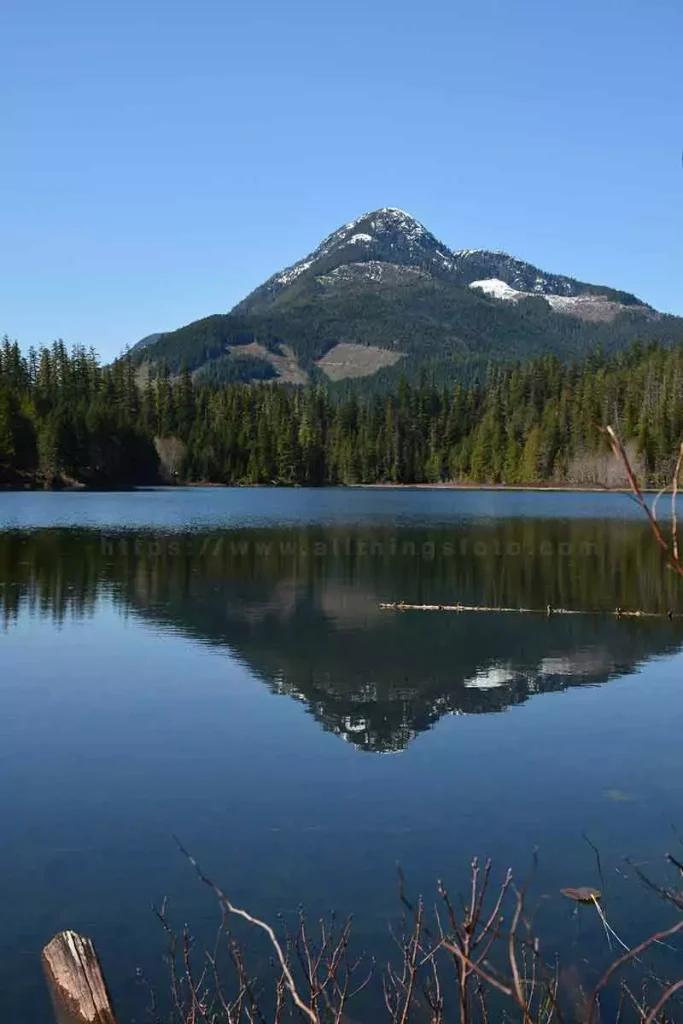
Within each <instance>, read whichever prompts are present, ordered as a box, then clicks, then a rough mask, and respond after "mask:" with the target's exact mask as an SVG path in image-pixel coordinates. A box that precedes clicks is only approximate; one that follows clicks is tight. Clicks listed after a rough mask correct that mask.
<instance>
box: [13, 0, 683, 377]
mask: <svg viewBox="0 0 683 1024" xmlns="http://www.w3.org/2000/svg"><path fill="white" fill-rule="evenodd" d="M682 45H683V4H682V3H681V2H680V0H468V2H467V3H463V2H461V0H425V2H418V3H416V2H415V0H409V2H408V0H391V2H389V0H345V2H344V3H333V4H326V3H321V2H320V0H289V2H283V0H278V2H275V0H266V2H263V0H260V2H259V0H256V2H253V0H252V2H250V3H247V2H245V0H193V2H191V3H190V2H188V0H184V2H178V0H163V2H162V0H116V2H113V0H112V2H108V3H97V2H95V3H94V2H93V0H61V2H60V3H55V2H54V0H3V2H2V4H1V5H0V66H1V67H2V85H0V334H1V333H3V332H5V331H6V332H7V333H9V334H10V335H11V336H12V337H17V338H19V340H20V341H21V342H22V344H23V345H29V344H37V343H41V342H50V341H51V340H52V339H53V338H55V337H57V336H61V337H63V338H64V339H65V341H67V342H69V343H72V342H78V343H85V344H93V345H94V346H95V347H96V348H97V349H98V350H99V351H100V352H101V353H102V355H103V356H105V357H111V356H113V355H115V354H116V353H117V352H118V351H119V350H120V349H121V348H122V347H123V346H124V345H126V344H128V343H132V342H135V341H136V340H137V339H138V338H140V337H142V336H143V335H145V334H147V333H149V332H151V331H155V330H165V329H172V328H174V327H177V326H180V325H181V324H183V323H187V322H188V321H190V320H193V319H196V318H197V317H200V316H204V315H207V314H209V313H213V312H222V311H226V310H228V309H229V308H230V306H231V305H233V304H234V302H236V301H237V300H239V299H240V298H241V297H242V296H243V295H245V294H246V293H247V292H248V291H249V290H250V289H251V288H253V287H255V286H256V285H257V284H259V283H261V281H263V279H265V278H266V277H267V276H268V275H269V274H271V273H272V272H274V271H275V270H278V269H280V268H281V267H282V266H284V265H286V264H288V263H291V262H293V261H294V260H296V259H298V258H299V257H301V256H302V255H304V254H305V253H306V252H308V251H309V250H310V249H312V248H313V247H314V246H315V245H316V244H317V243H318V241H319V240H320V238H321V237H322V236H323V235H325V234H326V233H328V232H329V231H331V230H333V229H335V228H336V227H337V226H339V225H340V224H341V223H343V222H345V221H347V220H351V219H352V218H353V217H355V216H358V215H360V214H361V213H362V212H364V211H367V210H370V209H374V208H376V207H378V206H398V207H401V208H402V209H405V210H407V211H409V212H410V213H412V214H414V215H415V216H416V217H418V218H419V219H420V220H422V221H423V222H424V223H425V224H426V225H427V226H428V227H429V228H430V229H431V230H432V231H433V232H434V233H435V234H436V235H437V236H439V237H440V238H441V239H442V240H443V241H445V242H446V243H447V244H449V245H450V246H452V247H454V248H466V247H472V248H483V247H491V248H497V249H506V250H508V251H510V252H512V253H514V254H516V255H518V256H521V257H523V258H525V259H529V260H531V261H532V262H534V263H537V264H539V265H540V266H541V267H543V268H544V269H547V270H551V271H559V272H564V273H568V274H573V275H575V276H577V277H581V278H583V279H586V280H589V281H595V282H601V283H606V284H611V285H614V286H617V287H620V288H625V289H628V290H631V291H634V292H636V293H637V294H638V295H640V296H641V297H643V298H644V299H646V300H647V301H648V302H651V303H653V304H654V305H655V306H658V307H659V308H662V309H665V310H670V311H673V312H678V313H681V314H683V169H682V167H681V150H682V148H683V73H682V57H681V52H682V51H681V47H682Z"/></svg>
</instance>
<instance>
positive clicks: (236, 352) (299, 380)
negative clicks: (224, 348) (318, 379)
mask: <svg viewBox="0 0 683 1024" xmlns="http://www.w3.org/2000/svg"><path fill="white" fill-rule="evenodd" d="M280 349H281V351H282V355H277V354H276V353H275V352H271V350H270V349H268V348H266V347H265V345H261V344H259V342H258V341H252V342H250V343H249V344H248V345H239V346H238V345H234V346H232V347H231V348H230V355H231V356H232V357H233V358H234V359H239V358H240V356H256V357H257V358H258V359H264V360H265V361H266V362H267V363H270V364H271V366H272V367H273V369H274V370H275V372H276V373H277V379H278V380H279V381H280V382H281V383H283V384H305V383H306V382H307V381H308V374H307V373H306V372H305V370H302V369H301V367H300V366H299V362H298V360H297V358H296V356H295V355H294V352H293V351H292V349H291V348H290V347H289V345H281V346H280Z"/></svg>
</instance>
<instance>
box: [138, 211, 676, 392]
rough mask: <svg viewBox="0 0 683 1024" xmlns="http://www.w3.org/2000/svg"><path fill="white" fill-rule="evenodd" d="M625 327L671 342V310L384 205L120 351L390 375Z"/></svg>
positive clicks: (170, 363) (625, 339) (279, 373)
mask: <svg viewBox="0 0 683 1024" xmlns="http://www.w3.org/2000/svg"><path fill="white" fill-rule="evenodd" d="M635 339H639V340H642V341H646V342H647V341H651V340H652V341H659V342H662V343H664V344H671V343H675V342H683V318H680V317H673V316H666V315H664V314H662V313H659V312H657V311H656V310H654V309H653V308H652V307H650V306H648V305H647V304H646V303H644V302H642V301H641V300H640V299H638V298H636V297H635V296H634V295H632V294H630V293H629V292H624V291H619V290H617V289H614V288H610V287H607V286H602V285H593V284H588V283H586V282H582V281H577V280H575V279H574V278H572V277H566V276H562V275H559V274H550V273H546V272H545V271H542V270H540V269H539V268H538V267H535V266H533V265H532V264H530V263H525V262H524V261H522V260H519V259H516V258H515V257H513V256H510V255H508V254H507V253H504V252H492V251H489V250H483V249H461V250H452V249H450V248H449V247H448V246H447V245H445V244H444V243H442V242H440V241H439V240H438V239H437V238H436V237H435V236H434V235H433V234H431V232H430V231H428V230H427V228H425V227H424V226H423V225H422V224H420V223H419V222H418V221H417V220H415V218H413V217H411V216H410V215H409V214H407V213H404V212H403V211H402V210H397V209H393V208H384V209H381V210H376V211H375V212H373V213H366V214H364V215H363V216H362V217H359V218H358V219H357V220H354V221H351V222H350V223H349V224H345V225H344V226H343V227H341V228H339V229H338V230H337V231H334V232H333V233H332V234H331V235H328V237H327V238H325V239H324V240H323V241H322V242H321V244H320V245H319V246H318V247H317V249H315V250H314V251H313V252H312V253H309V255H308V256H306V257H304V259H302V260H299V261H298V262H297V263H294V264H293V265H292V266H291V267H287V268H286V269H285V270H282V271H280V272H279V273H277V274H274V275H273V276H272V277H270V278H269V279H268V280H267V281H266V282H265V283H264V284H262V285H261V286H260V287H258V288H256V290H255V291H253V292H252V293H251V294H250V295H248V296H247V297H246V298H245V299H243V300H242V301H241V302H239V303H238V304H237V305H236V306H235V307H234V308H233V309H232V310H231V311H230V312H229V313H225V314H217V315H214V316H209V317H206V318H205V319H203V320H198V321H195V322H194V323H191V324H188V325H187V326H185V327H181V328H180V329H178V330H176V331H171V332H168V333H165V334H161V335H158V336H157V335H150V336H148V337H147V338H145V339H143V341H141V342H139V343H138V345H137V346H135V348H134V349H133V350H132V351H133V358H134V359H135V360H136V362H138V363H139V364H141V365H144V366H146V367H150V368H153V367H155V366H156V367H158V366H161V365H164V366H167V367H168V368H169V370H170V371H171V372H172V373H178V372H180V371H181V370H182V369H183V368H185V367H187V368H188V369H190V370H192V371H193V372H194V373H195V374H196V375H197V377H198V378H199V379H202V380H205V381H209V382H221V381H226V380H253V379H269V378H270V379H279V380H282V381H284V382H290V383H304V382H305V381H306V380H308V379H310V378H314V379H315V378H321V377H322V378H326V379H328V380H330V381H338V380H343V379H346V378H360V377H372V378H373V385H377V384H380V385H382V384H384V385H387V386H388V385H389V384H390V383H392V382H395V381H396V379H397V378H398V377H399V376H400V375H401V374H403V373H405V374H406V375H407V376H408V377H411V378H414V377H417V376H419V374H420V373H422V372H424V371H427V372H428V373H431V374H433V375H434V376H435V377H436V379H438V380H443V381H444V382H445V381H447V380H451V379H453V378H456V377H463V376H468V375H470V374H472V373H473V372H475V371H477V370H481V369H482V368H483V367H484V366H485V364H486V363H487V362H489V361H509V360H511V359H517V358H520V359H525V358H529V357H531V356H534V355H539V354H543V353H546V352H554V353H556V354H557V355H559V356H560V357H562V358H571V357H581V356H583V355H585V354H586V353H587V352H589V351H590V350H591V349H592V348H594V347H595V346H596V345H600V346H602V348H603V349H605V350H606V351H612V350H616V349H620V348H623V347H626V346H628V345H630V343H631V342H632V341H634V340H635Z"/></svg>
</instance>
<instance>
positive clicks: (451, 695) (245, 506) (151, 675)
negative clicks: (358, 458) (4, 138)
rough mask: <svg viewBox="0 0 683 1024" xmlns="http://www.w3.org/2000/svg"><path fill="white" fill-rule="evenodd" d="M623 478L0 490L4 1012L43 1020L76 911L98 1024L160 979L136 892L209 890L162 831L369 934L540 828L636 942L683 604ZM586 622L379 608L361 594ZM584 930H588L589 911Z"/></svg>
mask: <svg viewBox="0 0 683 1024" xmlns="http://www.w3.org/2000/svg"><path fill="white" fill-rule="evenodd" d="M682 593H683V585H681V584H679V583H678V581H677V578H676V577H675V576H674V574H673V573H672V572H670V571H667V570H666V568H665V567H664V565H663V562H662V558H661V556H660V553H659V551H658V550H657V548H656V546H655V545H654V543H653V540H652V537H651V534H650V532H649V529H648V527H647V524H645V523H644V522H643V521H642V517H641V514H640V513H639V511H638V509H637V508H636V507H635V505H634V504H633V503H632V502H630V501H629V500H628V498H627V497H625V496H623V495H611V494H577V493H568V494H557V493H521V492H520V493H513V492H508V493H505V492H483V491H482V492H477V491H464V492H460V491H448V490H441V491H438V490H435V491H430V490H409V489H405V490H388V489H387V490H344V489H336V490H319V491H309V490H286V489H283V490H266V489H263V490H247V489H235V490H233V489H181V488H178V489H167V490H164V489H153V490H148V491H134V492H130V493H120V494H96V493H85V494H74V493H44V494H43V493H21V494H2V495H0V700H1V708H2V714H1V716H0V751H1V752H2V773H1V774H0V820H1V821H2V832H1V834H0V897H1V900H2V910H3V913H2V919H3V924H4V927H3V930H2V933H1V935H0V1019H2V1020H8V1021H9V1020H20V1019H21V1020H31V1021H32V1022H36V1024H40V1022H42V1021H48V1020H50V1017H49V1008H48V1004H47V998H46V994H45V992H44V989H43V983H42V978H41V972H40V956H39V954H40V950H41V948H42V946H43V945H44V944H45V943H46V942H47V941H48V940H49V938H50V937H51V936H52V935H53V934H54V932H56V931H57V930H59V929H61V928H65V927H71V928H75V929H76V930H79V931H82V932H85V933H86V934H88V935H90V936H91V937H92V938H93V940H94V941H95V944H96V946H97V948H98V951H99V952H100V955H101V958H102V960H103V961H104V965H105V968H106V973H107V976H108V980H109V982H110V987H111V988H112V990H113V994H114V997H115V999H116V1001H117V1002H118V1005H119V1009H120V1014H121V1019H122V1021H129V1020H130V1021H132V1020H135V1021H142V1020H145V1019H146V1017H145V1012H144V1008H145V999H146V997H145V994H144V992H143V991H142V989H141V988H140V985H139V983H138V982H137V981H136V973H135V972H136V969H137V968H142V969H143V970H144V972H145V974H146V975H147V976H148V977H149V978H150V979H151V980H152V981H153V982H154V983H157V984H159V985H160V986H161V987H163V984H164V971H165V968H164V965H163V963H162V957H163V953H164V948H165V943H164V936H163V933H162V931H161V928H160V925H159V923H158V921H157V920H156V918H155V917H154V915H153V913H152V912H151V910H150V906H151V904H152V903H153V902H154V903H160V902H161V901H162V900H163V899H164V897H168V899H169V913H170V915H171V916H172V918H173V919H174V920H175V921H176V922H177V923H179V924H181V925H182V923H183V922H185V921H188V922H190V924H191V926H192V928H193V929H194V930H195V931H196V932H197V933H198V934H200V935H204V934H206V933H208V932H209V931H210V929H211V928H212V927H214V925H215V924H216V921H217V917H216V910H215V906H214V904H213V901H212V898H211V896H210V894H207V892H205V891H204V889H203V888H202V886H201V885H200V883H199V882H198V880H197V879H196V877H195V876H194V875H193V872H192V870H191V868H190V866H189V865H188V863H187V861H186V860H185V859H184V858H183V857H182V856H181V855H180V853H179V852H178V850H177V847H176V845H175V843H174V840H173V836H174V835H177V836H179V837H180V838H181V839H182V841H183V843H184V844H185V845H186V847H188V848H189V849H190V850H191V851H192V852H193V853H194V854H195V855H196V857H197V859H198V860H199V861H200V863H201V864H202V866H203V867H204V868H205V870H207V872H208V873H209V874H210V875H211V876H212V877H213V878H214V879H215V880H216V881H217V882H219V883H220V884H221V885H222V886H223V887H224V888H225V889H226V890H227V891H228V892H229V894H230V895H231V897H232V898H233V900H234V901H235V902H236V903H239V904H241V905H243V906H246V907H248V908H249V909H250V910H252V911H253V912H255V913H259V914H261V915H263V916H265V917H267V918H268V919H270V920H272V921H275V920H276V918H277V915H278V914H279V913H283V914H284V915H290V914H292V913H294V912H295V911H296V908H297V907H298V905H299V904H304V905H305V906H306V907H307V909H308V910H309V911H310V913H311V915H319V914H322V913H325V912H327V911H329V910H331V909H335V910H336V911H337V912H338V913H339V914H341V915H345V914H347V913H349V912H354V915H355V926H354V929H355V942H356V945H357V947H358V948H359V949H365V950H368V951H370V952H371V953H377V955H378V956H379V957H380V958H381V957H382V956H384V955H385V952H386V950H387V948H388V946H389V939H388V922H389V921H390V920H394V921H395V920H396V919H397V917H398V916H399V915H400V910H401V907H400V904H399V901H398V897H397V893H398V885H397V872H396V865H397V863H399V864H400V865H401V867H402V870H403V871H404V872H405V876H406V878H407V881H408V886H409V888H410V890H411V892H413V893H416V892H423V893H424V894H425V895H426V896H428V897H429V898H432V897H434V895H435V892H436V882H437V879H439V878H443V879H444V880H447V881H448V883H449V885H451V886H452V888H453V889H454V890H457V889H458V887H459V886H460V887H462V886H464V885H465V884H466V882H467V877H468V870H469V863H470V861H471V858H472V856H473V855H474V854H478V855H479V856H480V857H482V858H485V857H487V856H490V857H491V858H493V861H494V865H495V870H496V871H497V873H498V874H499V875H502V874H503V872H504V869H505V868H507V867H508V866H511V867H512V868H513V869H514V870H515V871H516V872H518V873H520V875H524V874H525V873H526V872H527V871H528V870H529V868H530V865H531V863H532V858H533V855H534V851H535V850H537V851H538V858H539V866H538V869H537V872H536V878H535V882H534V885H535V886H536V887H537V890H538V894H539V898H542V902H541V911H540V915H541V916H540V920H541V923H542V925H543V937H544V942H545V946H546V948H550V950H554V949H555V948H557V949H559V950H560V951H561V952H562V953H563V955H567V956H568V957H569V959H571V956H572V953H574V952H576V948H577V946H576V943H577V934H576V927H575V922H574V919H573V915H574V908H573V905H571V904H570V903H569V902H568V901H567V900H564V899H563V898H562V897H561V896H560V895H559V889H560V888H562V887H564V886H579V885H596V886H599V887H600V885H601V882H600V880H599V878H598V875H597V866H596V859H595V853H594V851H593V849H592V847H591V846H590V845H589V843H588V842H587V840H586V837H588V839H589V840H590V842H591V843H592V844H594V846H595V847H597V848H598V849H599V851H600V858H601V862H602V869H603V872H604V877H605V879H606V882H607V886H608V892H607V893H606V896H608V897H609V909H610V919H611V920H612V922H613V923H615V927H616V929H617V931H618V932H619V934H620V936H621V937H622V938H625V940H626V941H634V942H635V941H636V940H638V939H642V938H643V937H645V935H647V934H648V929H651V928H652V929H653V928H655V927H656V926H658V925H659V924H661V923H662V908H661V905H660V904H659V903H657V901H656V900H654V899H653V898H652V897H651V896H650V895H649V894H648V893H647V892H646V891H645V890H644V888H643V887H642V886H640V885H639V884H638V883H637V882H636V881H634V880H633V877H632V872H631V871H630V869H629V867H628V865H627V864H626V863H625V858H631V859H632V860H633V861H634V862H637V863H638V864H640V865H645V866H646V870H647V871H648V872H649V873H651V874H652V875H653V876H655V877H659V875H661V874H663V854H664V852H665V850H666V849H668V848H669V847H671V846H672V844H673V843H675V842H676V839H675V837H674V836H673V835H672V831H671V829H672V825H678V826H681V825H683V809H682V808H681V792H680V779H681V769H682V768H683V746H682V745H681V741H680V736H681V726H682V724H683V696H682V690H681V686H682V683H683V655H682V654H681V648H682V645H683V620H677V619H676V618H674V619H673V620H669V619H668V618H666V617H665V616H663V617H661V618H648V619H645V618H644V619H641V620H632V619H631V620H628V619H616V618H615V617H614V616H613V615H609V614H604V613H610V612H613V610H614V609H615V608H617V607H619V608H624V609H643V610H647V611H653V612H660V613H665V612H666V611H667V610H668V609H673V610H674V611H683V608H682V607H681V606H682V605H683V602H682V601H681V594H682ZM391 601H404V602H407V603H423V602H425V603H431V602H433V603H454V602H458V601H459V602H461V603H463V604H468V605H496V606H498V605H506V606H512V607H527V608H538V609H540V610H543V609H545V608H546V606H547V605H548V604H550V605H551V606H552V607H554V608H560V607H564V608H575V609H581V610H585V611H588V612H592V613H593V614H587V615H584V616H560V615H553V616H550V617H548V616H546V615H544V614H539V615H513V614H500V613H490V614H489V613H487V614H481V613H460V614H449V613H438V612H437V613H427V612H418V611H386V610H380V608H379V604H380V602H391ZM582 927H583V928H584V929H585V931H584V934H583V936H582V942H583V945H582V947H581V948H582V950H584V951H585V949H586V948H589V949H594V950H595V951H596V955H602V954H603V953H604V952H605V935H604V932H603V931H602V928H601V926H600V923H599V921H597V920H595V921H594V920H592V919H590V915H589V918H588V919H587V920H586V921H584V923H583V925H582Z"/></svg>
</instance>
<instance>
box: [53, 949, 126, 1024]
mask: <svg viewBox="0 0 683 1024" xmlns="http://www.w3.org/2000/svg"><path fill="white" fill-rule="evenodd" d="M42 960H43V971H44V972H45V978H46V980H47V985H48V988H49V990H50V998H51V999H52V1005H53V1007H54V1011H55V1015H56V1018H57V1024H116V1017H115V1016H114V1008H113V1006H112V1003H111V999H110V998H109V993H108V992H107V986H106V985H105V982H104V977H103V975H102V968H101V967H100V962H99V960H98V959H97V954H96V952H95V948H94V946H93V944H92V942H91V941H90V939H87V938H85V937H84V936H82V935H78V934H77V933H76V932H72V931H67V932H60V933H59V934H58V935H55V937H54V939H52V941H51V942H49V943H48V945H47V946H46V947H45V949H44V950H43V955H42Z"/></svg>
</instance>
